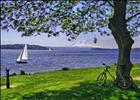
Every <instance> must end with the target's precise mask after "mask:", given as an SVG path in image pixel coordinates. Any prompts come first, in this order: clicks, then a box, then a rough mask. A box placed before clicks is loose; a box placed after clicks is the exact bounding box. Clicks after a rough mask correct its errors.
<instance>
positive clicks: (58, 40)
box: [1, 30, 140, 48]
mask: <svg viewBox="0 0 140 100" xmlns="http://www.w3.org/2000/svg"><path fill="white" fill-rule="evenodd" d="M95 35H96V37H97V38H98V41H97V43H96V44H95V43H93V44H92V45H93V47H99V48H117V45H116V42H115V40H114V39H113V37H112V36H100V35H99V34H98V33H96V34H95ZM93 38H94V36H93V34H90V33H89V34H81V35H80V36H79V37H78V38H77V40H75V41H72V42H70V41H68V40H67V39H68V37H66V36H65V35H64V34H61V35H60V36H59V37H49V38H48V37H47V34H46V33H42V34H41V35H39V36H31V37H21V33H19V32H17V31H15V30H10V31H9V32H7V31H3V30H2V31H1V44H25V43H27V44H35V45H42V46H52V47H54V46H55V47H59V46H63V47H68V46H72V45H73V43H75V42H77V41H82V40H86V41H92V40H93ZM133 39H134V40H135V43H134V44H133V48H137V47H139V48H140V36H137V37H134V38H133Z"/></svg>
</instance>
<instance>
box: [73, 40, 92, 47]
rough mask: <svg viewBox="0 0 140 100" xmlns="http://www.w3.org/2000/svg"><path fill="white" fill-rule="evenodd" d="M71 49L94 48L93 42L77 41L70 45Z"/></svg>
mask: <svg viewBox="0 0 140 100" xmlns="http://www.w3.org/2000/svg"><path fill="white" fill-rule="evenodd" d="M72 46H73V47H94V44H93V41H91V40H79V41H75V43H73V45H72Z"/></svg>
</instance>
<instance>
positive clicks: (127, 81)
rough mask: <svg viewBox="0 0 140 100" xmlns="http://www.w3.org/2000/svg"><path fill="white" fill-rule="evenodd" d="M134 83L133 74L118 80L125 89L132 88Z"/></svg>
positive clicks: (119, 84)
mask: <svg viewBox="0 0 140 100" xmlns="http://www.w3.org/2000/svg"><path fill="white" fill-rule="evenodd" d="M132 84H133V79H132V77H131V76H130V77H128V78H125V79H123V78H122V79H120V80H118V86H119V87H120V88H123V89H128V88H130V87H131V86H132Z"/></svg>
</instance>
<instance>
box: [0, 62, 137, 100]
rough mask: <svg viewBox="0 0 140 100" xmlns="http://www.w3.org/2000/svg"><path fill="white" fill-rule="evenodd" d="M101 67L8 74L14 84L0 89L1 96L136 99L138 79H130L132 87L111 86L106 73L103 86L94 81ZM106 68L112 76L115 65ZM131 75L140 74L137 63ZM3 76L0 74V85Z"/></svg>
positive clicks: (15, 99)
mask: <svg viewBox="0 0 140 100" xmlns="http://www.w3.org/2000/svg"><path fill="white" fill-rule="evenodd" d="M103 69H104V67H98V68H84V69H75V70H67V71H53V72H44V73H36V74H32V75H17V76H11V77H10V80H11V84H12V85H15V86H16V87H15V88H11V89H1V100H140V80H134V82H135V84H136V85H137V86H138V88H137V89H135V90H122V89H119V88H117V87H115V86H113V81H112V79H111V78H110V77H109V76H108V79H107V82H106V84H105V85H104V86H102V87H98V86H97V85H96V78H97V76H98V75H99V73H100V72H101V71H103ZM109 70H110V72H111V73H112V74H113V75H114V76H115V66H112V67H111V68H110V69H109ZM131 75H132V77H133V78H136V77H139V76H140V64H134V67H133V70H132V73H131ZM4 84H5V77H2V78H1V85H4Z"/></svg>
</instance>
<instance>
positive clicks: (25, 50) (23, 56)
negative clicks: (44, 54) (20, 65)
mask: <svg viewBox="0 0 140 100" xmlns="http://www.w3.org/2000/svg"><path fill="white" fill-rule="evenodd" d="M21 59H22V60H28V51H27V44H25V46H24V50H23V53H22V57H21Z"/></svg>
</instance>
